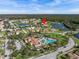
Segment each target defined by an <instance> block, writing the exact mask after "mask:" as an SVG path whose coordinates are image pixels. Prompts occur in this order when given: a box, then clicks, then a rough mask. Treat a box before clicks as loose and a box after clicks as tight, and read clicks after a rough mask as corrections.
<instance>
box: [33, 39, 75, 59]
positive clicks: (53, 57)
mask: <svg viewBox="0 0 79 59" xmlns="http://www.w3.org/2000/svg"><path fill="white" fill-rule="evenodd" d="M74 45H75V42H74V40H73V39H72V38H69V41H68V44H67V45H66V47H65V48H64V47H60V48H58V50H57V51H55V52H53V53H50V54H47V55H43V56H40V57H37V58H31V59H56V57H57V55H58V54H59V52H63V53H65V52H66V51H68V50H70V49H71V48H73V47H74Z"/></svg>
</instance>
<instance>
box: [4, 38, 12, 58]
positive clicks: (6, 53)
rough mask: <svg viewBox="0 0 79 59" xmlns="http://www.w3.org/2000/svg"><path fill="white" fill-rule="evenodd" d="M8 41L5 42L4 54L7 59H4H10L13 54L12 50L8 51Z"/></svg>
mask: <svg viewBox="0 0 79 59" xmlns="http://www.w3.org/2000/svg"><path fill="white" fill-rule="evenodd" d="M8 41H9V40H8V39H6V41H5V47H4V48H5V53H4V55H6V56H5V57H4V59H10V56H9V55H10V54H11V53H12V51H11V50H10V49H8V48H7V47H8Z"/></svg>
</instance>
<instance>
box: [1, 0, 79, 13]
mask: <svg viewBox="0 0 79 59" xmlns="http://www.w3.org/2000/svg"><path fill="white" fill-rule="evenodd" d="M0 14H79V0H0Z"/></svg>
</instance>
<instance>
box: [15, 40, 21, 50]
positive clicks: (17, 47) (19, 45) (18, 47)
mask: <svg viewBox="0 0 79 59" xmlns="http://www.w3.org/2000/svg"><path fill="white" fill-rule="evenodd" d="M15 45H16V49H17V50H20V49H21V47H22V45H21V43H20V42H19V40H16V41H15Z"/></svg>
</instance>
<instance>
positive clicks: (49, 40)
mask: <svg viewBox="0 0 79 59" xmlns="http://www.w3.org/2000/svg"><path fill="white" fill-rule="evenodd" d="M54 42H56V40H55V39H50V38H49V39H48V40H47V43H48V44H51V43H54Z"/></svg>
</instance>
